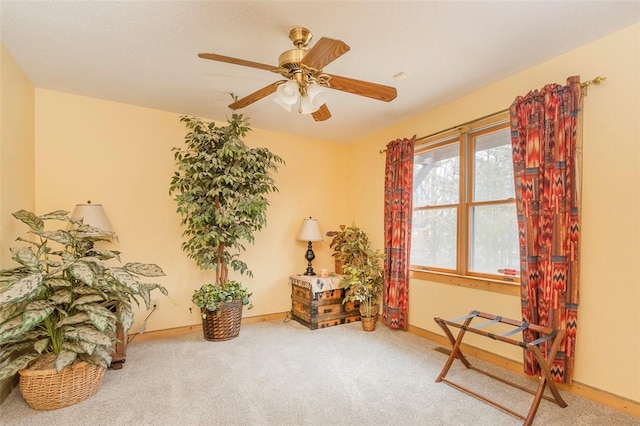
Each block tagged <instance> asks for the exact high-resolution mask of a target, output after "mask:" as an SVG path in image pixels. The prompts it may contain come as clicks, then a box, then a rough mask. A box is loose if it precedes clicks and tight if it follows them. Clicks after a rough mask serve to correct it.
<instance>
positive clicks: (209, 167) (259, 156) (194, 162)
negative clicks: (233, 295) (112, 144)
mask: <svg viewBox="0 0 640 426" xmlns="http://www.w3.org/2000/svg"><path fill="white" fill-rule="evenodd" d="M181 121H182V122H183V123H185V125H186V127H187V129H188V130H189V131H188V133H187V135H186V136H185V146H184V147H182V148H173V151H174V159H175V161H176V165H177V171H176V172H175V174H174V176H173V178H172V179H171V185H170V187H169V193H170V194H175V197H174V199H175V201H176V203H177V205H178V207H177V212H178V213H180V215H181V216H182V222H181V223H182V225H183V226H184V232H183V236H185V237H187V239H186V241H184V242H183V244H182V249H183V250H184V251H185V252H186V253H187V255H188V256H189V257H190V258H191V259H193V260H194V261H195V262H196V263H197V264H198V266H199V267H200V268H201V269H205V270H206V269H215V270H216V280H215V283H216V284H217V285H222V284H224V283H226V282H227V280H228V273H229V268H231V269H233V270H234V271H237V272H239V273H240V274H246V275H248V276H252V273H251V271H250V269H249V268H248V266H247V264H246V263H245V262H243V261H242V260H240V258H239V256H240V254H241V253H242V252H243V251H245V244H246V243H250V244H251V243H253V242H254V233H255V232H256V231H259V230H261V229H262V228H263V227H264V226H265V224H266V212H267V207H268V205H269V201H268V199H267V197H266V195H267V194H269V193H271V192H274V191H277V190H278V189H277V187H276V185H275V180H274V178H273V173H275V172H276V171H277V169H278V165H279V164H281V163H283V160H282V158H280V157H279V156H277V155H276V154H274V153H272V152H271V151H269V150H268V149H266V148H251V147H249V146H247V145H246V144H245V143H244V142H243V138H244V137H245V136H246V134H247V132H249V131H250V130H251V128H250V127H249V123H248V122H247V120H246V119H245V118H244V117H243V115H242V114H236V113H233V114H232V116H231V119H230V120H228V122H227V125H224V126H217V125H216V124H215V123H214V122H206V121H203V120H201V119H199V118H195V117H188V116H184V117H182V118H181Z"/></svg>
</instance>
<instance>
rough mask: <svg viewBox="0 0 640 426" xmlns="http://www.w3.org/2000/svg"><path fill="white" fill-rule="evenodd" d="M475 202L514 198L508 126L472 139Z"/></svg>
mask: <svg viewBox="0 0 640 426" xmlns="http://www.w3.org/2000/svg"><path fill="white" fill-rule="evenodd" d="M474 151H475V153H474V155H475V157H474V162H473V164H474V171H473V172H474V180H473V183H474V193H473V200H474V201H492V200H506V199H509V198H514V193H515V192H514V189H513V160H512V157H511V140H510V134H509V129H502V130H499V131H497V132H492V133H487V134H484V135H480V136H478V137H476V138H474Z"/></svg>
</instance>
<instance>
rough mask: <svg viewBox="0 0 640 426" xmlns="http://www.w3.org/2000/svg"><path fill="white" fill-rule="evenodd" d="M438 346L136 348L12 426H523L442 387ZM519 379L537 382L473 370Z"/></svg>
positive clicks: (18, 407) (560, 418) (361, 338)
mask: <svg viewBox="0 0 640 426" xmlns="http://www.w3.org/2000/svg"><path fill="white" fill-rule="evenodd" d="M436 347H437V345H435V344H433V343H431V342H430V341H428V340H425V339H422V338H420V337H417V336H415V335H412V334H410V333H407V332H401V331H393V330H390V329H388V328H386V327H384V326H380V324H378V328H377V330H376V331H375V332H373V333H365V332H363V331H362V330H361V325H360V323H353V324H346V325H341V326H337V327H330V328H326V329H321V330H314V331H311V330H308V329H307V328H305V327H303V326H301V325H300V324H298V323H296V322H294V321H290V322H287V323H283V322H281V321H274V322H266V323H258V324H249V325H243V326H242V330H241V332H240V336H239V337H238V338H236V339H234V340H231V341H227V342H216V343H212V342H207V341H205V340H204V339H203V338H202V335H201V334H200V333H192V334H188V335H185V336H182V337H179V338H172V339H157V340H151V341H141V342H136V341H135V340H134V341H133V342H132V343H131V344H130V345H129V347H128V351H127V361H126V363H125V365H124V367H123V368H122V369H121V370H109V371H107V373H106V375H105V381H104V385H103V387H102V389H101V390H100V391H99V392H98V393H97V394H96V395H95V396H93V397H92V398H90V399H88V400H86V401H84V402H82V403H80V404H77V405H75V406H72V407H67V408H64V409H60V410H56V411H51V412H38V411H34V410H32V409H31V408H29V407H28V406H27V405H26V403H25V402H24V400H23V399H22V396H21V394H20V391H19V389H14V391H13V392H12V394H11V395H10V396H9V397H8V399H7V400H6V401H5V403H4V404H3V405H2V406H0V423H1V424H3V425H205V424H207V425H211V424H213V425H367V426H370V425H394V426H400V425H521V424H522V420H520V419H518V418H515V417H513V416H511V415H509V414H506V413H504V412H502V411H500V410H498V409H496V408H494V407H492V406H490V405H488V404H486V403H484V402H481V401H479V400H477V399H476V398H473V397H471V396H468V395H466V394H464V393H462V392H460V391H458V390H456V389H454V388H453V387H451V386H449V385H447V384H444V383H435V382H434V380H435V378H436V377H437V376H438V374H439V373H440V370H441V368H442V366H443V364H444V362H445V360H446V356H445V355H443V354H442V353H441V352H438V351H437V350H435V348H436ZM472 362H473V363H474V364H475V365H477V366H481V367H483V368H486V369H490V370H491V371H494V372H498V374H500V375H504V376H508V377H510V379H511V380H515V381H520V382H522V383H525V384H529V385H531V386H532V387H535V382H533V381H529V380H528V379H526V378H522V377H521V376H518V375H516V374H513V373H510V372H508V371H505V370H501V369H498V368H496V367H493V366H488V365H487V364H485V363H483V362H481V361H478V360H473V359H472ZM447 377H448V378H450V379H453V380H456V381H460V382H462V381H464V383H465V384H467V386H468V387H473V388H475V389H478V390H481V392H482V393H488V394H491V395H493V398H494V399H496V400H498V401H500V402H501V403H503V404H504V405H505V406H507V407H510V408H512V409H514V410H515V411H517V412H520V413H524V414H526V412H527V411H528V408H529V406H530V403H531V400H532V398H533V397H532V395H530V394H528V393H525V392H522V391H519V390H516V389H513V388H511V387H508V386H506V385H504V384H502V383H499V382H496V381H494V380H491V379H489V378H487V377H486V376H484V375H481V374H478V373H477V372H474V371H471V370H467V369H465V368H464V367H463V366H462V364H460V363H459V362H457V361H456V363H455V364H454V368H452V371H451V372H450V373H449V375H448V376H447ZM561 393H562V396H563V398H564V399H565V400H566V401H567V403H568V404H569V406H568V407H567V408H564V409H563V408H560V407H558V406H557V405H555V404H553V403H551V402H548V401H544V400H543V401H542V402H541V405H540V408H539V410H538V414H537V416H536V419H535V422H534V424H537V425H572V426H576V425H639V424H640V419H637V418H634V417H632V416H629V415H625V414H623V413H620V412H618V411H615V410H612V409H609V408H606V407H603V406H600V405H597V404H595V403H592V402H590V401H588V400H585V399H583V398H579V397H576V396H573V395H571V394H567V393H564V392H561Z"/></svg>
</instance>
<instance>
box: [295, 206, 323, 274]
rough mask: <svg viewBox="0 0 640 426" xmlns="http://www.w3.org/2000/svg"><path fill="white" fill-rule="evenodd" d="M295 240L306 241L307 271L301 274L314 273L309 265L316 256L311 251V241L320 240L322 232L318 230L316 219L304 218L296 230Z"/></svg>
mask: <svg viewBox="0 0 640 426" xmlns="http://www.w3.org/2000/svg"><path fill="white" fill-rule="evenodd" d="M296 240H298V241H307V243H308V244H307V252H306V253H305V255H304V258H305V259H307V271H306V272H305V273H304V274H303V275H315V274H316V273H315V272H313V267H312V266H311V262H312V261H313V259H315V258H316V255H315V254H314V253H313V247H312V242H313V241H322V233H321V232H320V226H319V225H318V221H317V220H316V219H312V218H311V217H309V219H304V220H303V221H302V226H300V231H298V235H297V236H296Z"/></svg>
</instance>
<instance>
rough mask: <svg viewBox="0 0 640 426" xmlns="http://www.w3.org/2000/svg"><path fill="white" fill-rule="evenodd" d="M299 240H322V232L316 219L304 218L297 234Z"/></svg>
mask: <svg viewBox="0 0 640 426" xmlns="http://www.w3.org/2000/svg"><path fill="white" fill-rule="evenodd" d="M296 240H299V241H322V232H320V225H318V221H317V220H316V219H311V218H309V219H304V220H303V221H302V225H301V226H300V231H298V235H297V236H296Z"/></svg>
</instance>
